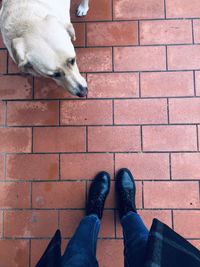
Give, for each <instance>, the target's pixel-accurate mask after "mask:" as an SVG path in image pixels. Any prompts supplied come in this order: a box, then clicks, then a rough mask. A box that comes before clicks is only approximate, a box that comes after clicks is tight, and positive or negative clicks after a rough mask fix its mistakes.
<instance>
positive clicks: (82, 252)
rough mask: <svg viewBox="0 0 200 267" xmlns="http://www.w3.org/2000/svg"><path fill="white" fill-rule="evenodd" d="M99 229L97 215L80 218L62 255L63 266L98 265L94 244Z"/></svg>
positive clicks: (95, 244)
mask: <svg viewBox="0 0 200 267" xmlns="http://www.w3.org/2000/svg"><path fill="white" fill-rule="evenodd" d="M99 229H100V219H99V218H98V216H97V215H95V214H91V215H89V216H86V217H84V218H83V219H82V221H81V222H80V224H79V226H78V228H77V230H76V232H75V234H74V236H73V237H72V239H71V240H70V242H69V244H68V246H67V248H66V250H65V253H64V255H63V257H62V266H63V267H68V266H71V267H72V266H88V267H90V266H98V264H97V260H96V246H97V238H98V233H99ZM80 263H81V265H80Z"/></svg>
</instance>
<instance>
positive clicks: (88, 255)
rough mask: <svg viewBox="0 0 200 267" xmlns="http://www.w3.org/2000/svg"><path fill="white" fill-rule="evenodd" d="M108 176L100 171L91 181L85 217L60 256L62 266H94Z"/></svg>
mask: <svg viewBox="0 0 200 267" xmlns="http://www.w3.org/2000/svg"><path fill="white" fill-rule="evenodd" d="M109 190H110V176H109V175H108V174H107V173H106V172H100V173H99V174H98V175H97V176H96V177H95V179H94V181H93V182H92V184H91V186H90V190H89V195H88V202H87V207H86V217H85V218H83V219H82V221H81V222H80V225H79V227H78V228H77V230H76V232H75V234H74V236H73V237H72V239H71V240H70V242H69V244H68V246H67V248H66V250H65V253H64V255H63V257H62V267H96V266H98V262H97V260H96V245H97V238H98V233H99V228H100V221H101V218H102V215H103V209H104V204H105V200H106V197H107V195H108V193H109Z"/></svg>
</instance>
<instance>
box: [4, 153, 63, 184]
mask: <svg viewBox="0 0 200 267" xmlns="http://www.w3.org/2000/svg"><path fill="white" fill-rule="evenodd" d="M58 160H59V157H58V155H46V154H44V155H37V154H27V155H26V154H23V155H20V154H18V155H7V156H6V178H7V179H17V180H54V179H58V177H59V174H58V168H59V163H58ZM38 166H39V168H38Z"/></svg>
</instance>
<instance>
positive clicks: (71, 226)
mask: <svg viewBox="0 0 200 267" xmlns="http://www.w3.org/2000/svg"><path fill="white" fill-rule="evenodd" d="M84 215H85V211H83V210H63V211H60V230H61V233H62V237H63V238H66V237H67V238H71V237H72V236H73V234H74V233H75V231H76V229H77V227H78V225H79V223H80V221H81V219H82V218H83V217H84Z"/></svg>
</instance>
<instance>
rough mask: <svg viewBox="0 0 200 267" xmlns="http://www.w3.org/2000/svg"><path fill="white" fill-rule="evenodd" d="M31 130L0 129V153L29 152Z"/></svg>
mask: <svg viewBox="0 0 200 267" xmlns="http://www.w3.org/2000/svg"><path fill="white" fill-rule="evenodd" d="M31 137H32V134H31V129H29V128H0V152H7V153H13V152H16V153H20V152H31V143H32V140H31V139H32V138H31Z"/></svg>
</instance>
